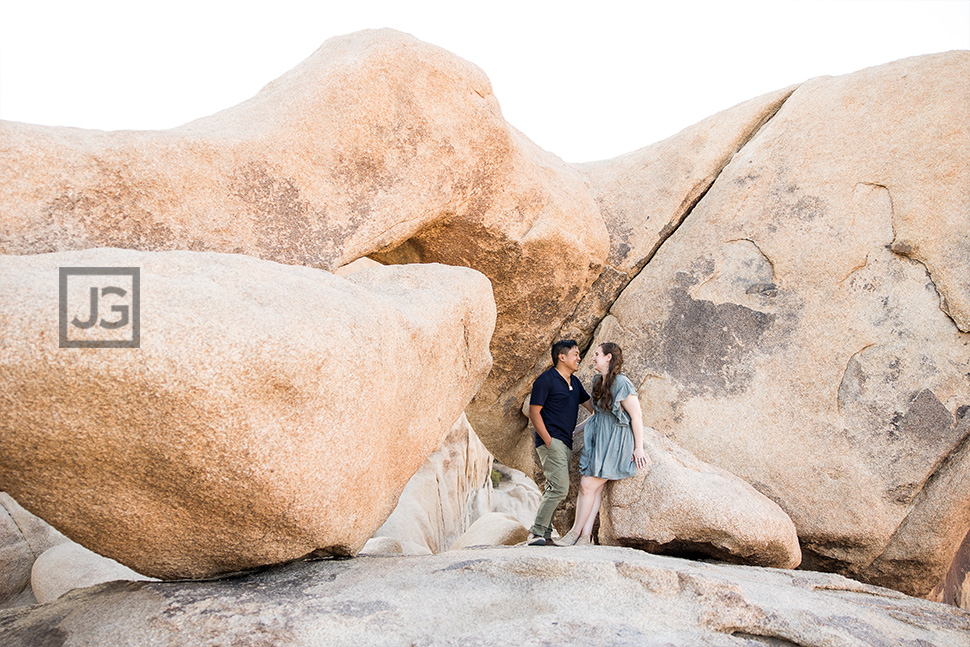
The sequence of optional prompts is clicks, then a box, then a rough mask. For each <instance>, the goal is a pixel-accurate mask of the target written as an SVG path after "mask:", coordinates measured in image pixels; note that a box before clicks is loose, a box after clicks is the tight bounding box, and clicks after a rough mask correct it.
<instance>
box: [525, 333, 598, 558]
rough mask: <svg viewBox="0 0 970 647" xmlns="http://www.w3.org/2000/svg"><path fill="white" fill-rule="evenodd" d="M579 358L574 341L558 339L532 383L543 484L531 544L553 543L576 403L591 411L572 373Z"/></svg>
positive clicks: (564, 491) (566, 485) (564, 488)
mask: <svg viewBox="0 0 970 647" xmlns="http://www.w3.org/2000/svg"><path fill="white" fill-rule="evenodd" d="M579 360H580V356H579V346H578V345H577V344H576V342H575V341H573V340H572V339H565V340H562V341H557V342H556V343H555V344H553V345H552V363H553V366H552V368H550V369H549V370H548V371H546V372H545V373H543V374H542V375H540V376H539V377H537V378H536V380H535V382H534V383H533V384H532V397H531V398H530V400H529V420H531V421H532V424H533V426H534V427H535V429H536V433H535V439H534V440H535V445H536V453H538V454H539V462H540V464H541V465H542V474H543V475H544V476H545V477H546V485H545V489H544V490H543V492H542V499H540V500H539V509H538V510H537V511H536V520H535V523H534V524H533V525H532V528H531V529H530V530H529V545H530V546H546V545H552V515H553V513H554V512H555V511H556V507H557V506H558V505H559V504H560V503H561V502H562V500H563V499H565V498H566V494H567V493H568V492H569V461H570V458H571V457H572V453H573V430H574V429H575V428H576V417H577V415H578V413H579V406H580V405H583V406H584V407H586V409H587V410H588V411H589V412H590V413H592V412H593V405H592V404H590V401H589V394H588V393H586V390H585V389H584V388H583V384H582V382H580V381H579V378H577V377H575V376H574V375H573V373H575V372H576V371H578V370H579Z"/></svg>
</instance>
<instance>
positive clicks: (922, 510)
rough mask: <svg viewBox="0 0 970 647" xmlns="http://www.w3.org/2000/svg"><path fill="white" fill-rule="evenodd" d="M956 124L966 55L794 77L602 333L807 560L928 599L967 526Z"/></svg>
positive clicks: (656, 423) (672, 430)
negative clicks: (795, 83)
mask: <svg viewBox="0 0 970 647" xmlns="http://www.w3.org/2000/svg"><path fill="white" fill-rule="evenodd" d="M968 123H970V52H951V53H948V54H940V55H932V56H924V57H919V58H913V59H907V60H903V61H898V62H895V63H891V64H888V65H883V66H881V67H876V68H872V69H868V70H864V71H861V72H857V73H854V74H850V75H846V76H842V77H836V78H820V79H815V80H812V81H808V82H806V83H804V84H802V85H800V86H799V87H798V89H797V90H795V92H794V93H793V94H792V95H791V97H789V98H788V99H787V101H786V102H785V104H784V106H782V108H781V109H780V110H779V111H778V113H777V114H776V115H775V116H774V117H773V118H771V119H770V120H769V121H768V122H767V123H766V124H765V125H764V126H763V127H762V128H761V130H760V131H759V132H758V133H757V135H756V136H755V137H754V138H753V139H752V140H751V141H750V142H748V143H747V144H746V145H745V146H744V147H742V148H741V149H740V150H739V151H738V152H737V154H735V156H734V157H733V158H732V160H731V161H730V162H729V163H728V164H727V166H726V167H725V168H724V170H723V171H722V172H721V174H720V175H719V176H718V177H717V179H716V180H715V181H714V183H713V185H712V186H711V188H710V189H709V191H708V192H707V194H706V195H705V196H704V197H703V199H702V200H700V202H699V203H698V204H697V206H696V207H695V208H694V209H693V211H692V212H691V213H690V215H689V216H688V217H687V218H686V219H685V221H684V222H683V224H682V225H681V226H680V227H679V228H678V229H677V231H676V232H675V233H674V234H673V235H672V236H671V237H670V238H669V239H668V240H667V242H666V243H665V244H664V245H663V246H662V247H661V248H660V250H659V251H658V252H657V253H656V255H655V256H654V257H653V259H652V260H651V262H650V263H649V264H648V265H647V266H646V267H645V268H644V269H643V271H642V272H641V273H640V274H639V275H638V276H637V278H636V279H635V280H634V281H633V282H632V283H631V284H630V285H629V287H628V288H627V289H626V290H624V292H623V294H622V295H621V296H620V298H619V299H618V300H617V301H616V303H615V304H614V305H613V307H612V308H611V310H610V315H609V316H608V317H606V319H605V320H604V321H603V322H602V323H601V325H600V326H599V329H598V330H597V333H596V336H595V337H596V339H595V341H594V345H595V344H599V343H601V342H603V341H614V342H617V343H619V344H620V345H621V346H622V347H623V349H624V355H625V357H626V367H625V371H626V373H627V374H628V375H629V376H630V377H631V379H633V381H634V384H636V385H637V387H638V389H639V395H640V399H641V402H642V404H643V409H644V417H645V421H646V423H647V424H648V425H650V426H652V427H655V428H656V429H659V430H660V431H662V432H664V433H665V434H667V435H669V436H670V437H671V439H672V440H674V441H675V442H677V443H678V444H680V445H682V446H683V447H685V448H686V449H688V450H690V451H692V452H693V453H694V454H696V455H697V456H698V457H699V458H701V459H703V460H705V461H707V462H709V463H712V464H715V465H718V466H720V467H722V468H724V469H727V470H728V471H730V472H732V473H734V474H737V475H738V476H740V477H742V478H743V479H745V480H746V481H748V482H749V483H751V484H752V485H753V486H754V487H755V488H757V489H758V490H759V491H760V492H762V493H763V494H765V495H766V496H768V497H769V498H770V499H772V500H773V501H776V502H778V503H779V504H780V505H781V506H782V508H783V509H784V510H785V511H786V512H787V513H788V514H789V515H790V516H791V518H792V519H793V521H794V522H795V525H796V527H797V529H798V534H799V537H800V539H801V542H802V551H803V555H804V562H803V564H804V565H805V566H807V567H809V568H819V569H825V570H836V571H839V572H842V573H845V574H849V575H851V576H854V577H857V578H861V579H863V580H866V581H869V582H874V583H879V584H883V585H887V586H891V587H893V588H898V589H900V590H902V591H905V592H909V593H913V594H919V595H925V594H926V593H927V592H929V590H930V588H932V587H933V586H934V585H935V584H936V583H937V582H939V581H940V579H941V578H942V576H943V574H944V573H945V572H946V569H947V568H948V567H949V565H950V563H951V560H952V558H953V555H954V553H955V552H956V550H957V547H958V546H959V544H960V541H961V540H962V539H963V537H964V536H965V535H966V533H967V529H968V528H970V441H968V434H970V415H968V411H970V406H968V405H970V381H968V378H967V376H968V375H970V335H968V334H967V330H970V328H968V326H967V323H968V322H967V319H966V315H965V306H964V304H966V303H967V301H968V299H970V264H968V263H967V262H966V259H967V254H968V250H970V166H968V165H967V159H968V157H970V129H968V128H967V124H968ZM633 190H634V189H633V188H632V187H628V188H627V189H626V191H627V192H628V193H629V192H630V191H633ZM600 199H601V200H606V198H603V197H601V198H600ZM616 200H618V201H628V200H629V197H628V196H627V195H624V196H620V195H617V196H616Z"/></svg>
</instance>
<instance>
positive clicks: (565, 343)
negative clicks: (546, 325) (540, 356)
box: [552, 339, 579, 366]
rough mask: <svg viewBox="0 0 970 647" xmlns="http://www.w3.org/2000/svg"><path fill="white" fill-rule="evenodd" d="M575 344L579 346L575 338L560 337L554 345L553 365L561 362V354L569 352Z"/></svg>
mask: <svg viewBox="0 0 970 647" xmlns="http://www.w3.org/2000/svg"><path fill="white" fill-rule="evenodd" d="M574 346H579V344H577V343H576V340H575V339H560V340H559V341H557V342H556V343H555V344H553V345H552V365H553V366H555V365H556V364H558V363H559V356H560V355H565V354H567V353H568V352H569V351H570V350H572V349H573V347H574Z"/></svg>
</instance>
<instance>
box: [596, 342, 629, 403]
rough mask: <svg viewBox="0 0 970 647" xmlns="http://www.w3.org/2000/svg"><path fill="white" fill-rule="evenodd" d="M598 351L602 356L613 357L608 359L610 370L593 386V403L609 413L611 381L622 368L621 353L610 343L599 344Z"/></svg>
mask: <svg viewBox="0 0 970 647" xmlns="http://www.w3.org/2000/svg"><path fill="white" fill-rule="evenodd" d="M599 349H600V352H602V353H603V354H604V355H612V356H613V357H612V359H610V370H608V371H607V372H606V375H604V376H603V377H602V379H600V380H599V381H598V382H596V384H594V385H593V403H594V404H595V405H596V406H598V407H599V408H600V409H602V410H603V411H609V410H610V409H611V408H612V407H613V381H614V380H616V376H617V375H619V374H620V370H621V369H622V368H623V351H622V350H620V347H619V346H617V345H616V344H614V343H613V342H610V341H608V342H604V343H602V344H600V345H599Z"/></svg>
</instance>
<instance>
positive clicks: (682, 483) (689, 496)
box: [599, 428, 802, 568]
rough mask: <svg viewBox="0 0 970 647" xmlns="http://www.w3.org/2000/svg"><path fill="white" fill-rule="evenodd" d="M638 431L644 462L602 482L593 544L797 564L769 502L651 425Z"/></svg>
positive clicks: (790, 527)
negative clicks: (629, 473) (613, 479)
mask: <svg viewBox="0 0 970 647" xmlns="http://www.w3.org/2000/svg"><path fill="white" fill-rule="evenodd" d="M644 435H645V438H644V446H645V448H647V450H648V454H649V456H650V459H651V464H650V466H649V468H648V469H645V470H638V472H637V475H636V476H632V477H630V478H628V479H622V480H619V481H616V482H614V483H611V484H610V485H609V486H608V487H607V489H606V491H605V492H604V495H603V505H602V508H601V511H600V527H599V540H600V543H602V544H607V545H613V546H630V547H633V548H641V549H644V550H648V551H650V552H655V553H664V554H673V555H689V556H695V555H706V556H709V557H714V558H715V559H718V560H720V561H725V562H732V563H740V564H751V565H754V566H772V567H776V568H795V567H796V566H798V564H799V563H800V562H801V558H802V555H801V550H800V549H799V547H798V536H797V534H796V533H795V524H793V523H792V521H791V519H789V518H788V515H787V514H785V512H784V511H783V510H782V509H781V508H779V507H778V505H777V504H775V503H774V502H772V501H771V500H769V499H768V498H767V497H765V496H764V495H762V494H760V493H759V492H758V491H757V490H755V489H754V488H753V487H751V486H750V485H748V484H747V483H745V482H744V481H742V480H741V479H739V478H738V477H736V476H734V475H733V474H730V473H728V472H726V471H724V470H722V469H718V468H717V467H714V466H713V465H708V464H707V463H704V462H703V461H701V460H698V458H697V457H696V456H694V455H693V454H691V453H690V452H687V451H685V450H684V449H682V448H680V447H677V446H676V445H674V444H673V443H671V442H669V441H667V440H666V439H664V438H663V437H662V436H660V435H659V434H658V433H657V432H656V431H654V430H653V429H650V428H646V429H644Z"/></svg>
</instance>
